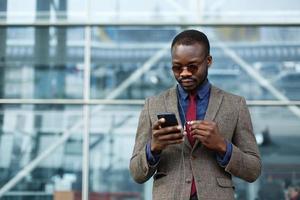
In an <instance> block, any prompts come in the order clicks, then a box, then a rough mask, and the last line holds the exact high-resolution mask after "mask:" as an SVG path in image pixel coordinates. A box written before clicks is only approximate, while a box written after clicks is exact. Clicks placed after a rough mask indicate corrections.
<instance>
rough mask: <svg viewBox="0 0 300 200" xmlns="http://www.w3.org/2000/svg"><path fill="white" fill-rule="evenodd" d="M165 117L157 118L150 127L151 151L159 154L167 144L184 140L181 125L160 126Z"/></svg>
mask: <svg viewBox="0 0 300 200" xmlns="http://www.w3.org/2000/svg"><path fill="white" fill-rule="evenodd" d="M163 123H165V119H164V118H161V119H159V120H157V121H156V122H155V123H154V125H153V127H152V139H151V152H153V153H157V154H159V153H160V152H161V151H162V150H164V149H165V148H166V147H167V146H168V145H171V144H180V143H182V142H183V141H184V138H183V136H184V135H183V131H182V127H181V126H180V125H179V126H178V125H177V126H169V127H165V128H162V127H161V125H162V124H163Z"/></svg>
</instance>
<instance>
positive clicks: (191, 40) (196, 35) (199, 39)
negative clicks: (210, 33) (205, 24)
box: [171, 29, 210, 55]
mask: <svg viewBox="0 0 300 200" xmlns="http://www.w3.org/2000/svg"><path fill="white" fill-rule="evenodd" d="M195 43H200V44H203V45H204V46H205V47H206V50H207V55H209V53H210V45H209V40H208V38H207V36H206V35H205V34H204V33H203V32H201V31H198V30H193V29H190V30H185V31H182V32H181V33H179V34H178V35H176V36H175V38H174V39H173V41H172V45H171V50H173V47H174V46H175V45H178V44H183V45H192V44H195Z"/></svg>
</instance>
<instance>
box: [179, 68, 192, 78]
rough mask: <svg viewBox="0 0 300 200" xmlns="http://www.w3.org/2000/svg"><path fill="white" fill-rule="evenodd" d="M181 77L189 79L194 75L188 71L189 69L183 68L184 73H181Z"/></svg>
mask: <svg viewBox="0 0 300 200" xmlns="http://www.w3.org/2000/svg"><path fill="white" fill-rule="evenodd" d="M180 76H181V77H187V76H192V73H191V72H190V71H189V70H188V68H187V67H183V68H182V71H181V73H180Z"/></svg>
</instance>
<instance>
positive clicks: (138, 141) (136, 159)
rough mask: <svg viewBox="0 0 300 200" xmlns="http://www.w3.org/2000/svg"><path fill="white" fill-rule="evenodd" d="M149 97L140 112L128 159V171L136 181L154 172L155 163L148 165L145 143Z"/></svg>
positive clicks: (148, 133) (147, 131) (149, 132)
mask: <svg viewBox="0 0 300 200" xmlns="http://www.w3.org/2000/svg"><path fill="white" fill-rule="evenodd" d="M148 107H149V99H147V100H146V102H145V105H144V108H143V110H142V112H141V114H140V118H139V123H138V128H137V133H136V137H135V145H134V149H133V154H132V157H131V159H130V166H129V168H130V173H131V176H132V177H133V179H134V180H135V181H136V182H137V183H144V182H146V181H147V180H148V179H150V177H151V176H152V175H153V174H154V172H155V171H156V168H157V164H158V163H157V164H156V165H154V166H150V165H149V164H148V162H147V157H146V145H147V142H148V141H149V140H150V138H151V134H152V124H151V120H150V116H149V109H148Z"/></svg>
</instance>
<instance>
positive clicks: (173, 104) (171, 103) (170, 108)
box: [165, 86, 192, 149]
mask: <svg viewBox="0 0 300 200" xmlns="http://www.w3.org/2000/svg"><path fill="white" fill-rule="evenodd" d="M165 108H166V110H167V112H172V113H175V115H176V118H177V120H178V123H179V124H181V125H182V127H184V124H182V122H181V119H180V115H179V111H178V96H177V88H176V86H175V87H173V88H171V89H170V92H169V93H168V95H166V96H165ZM184 143H185V145H187V146H188V147H189V148H190V149H192V146H191V144H190V142H189V140H188V138H187V136H185V139H184Z"/></svg>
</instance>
